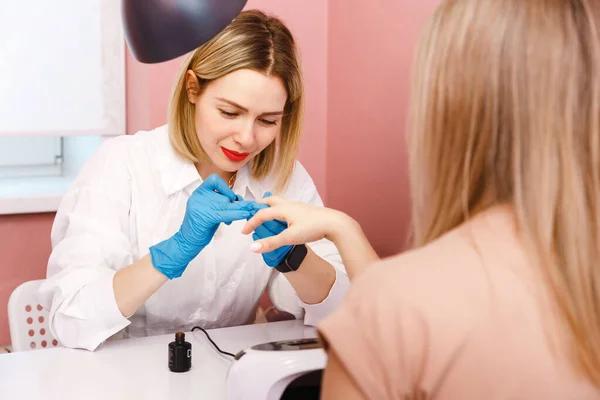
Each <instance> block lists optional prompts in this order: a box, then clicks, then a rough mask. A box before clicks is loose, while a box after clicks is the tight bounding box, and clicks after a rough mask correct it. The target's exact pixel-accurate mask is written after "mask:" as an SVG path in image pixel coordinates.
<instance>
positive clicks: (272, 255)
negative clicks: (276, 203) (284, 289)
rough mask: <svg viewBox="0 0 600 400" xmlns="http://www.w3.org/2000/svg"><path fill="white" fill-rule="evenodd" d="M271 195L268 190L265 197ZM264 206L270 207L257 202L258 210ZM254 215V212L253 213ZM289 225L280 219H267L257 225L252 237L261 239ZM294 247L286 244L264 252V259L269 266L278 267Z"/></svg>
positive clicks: (277, 232)
mask: <svg viewBox="0 0 600 400" xmlns="http://www.w3.org/2000/svg"><path fill="white" fill-rule="evenodd" d="M270 196H271V193H270V192H267V193H265V195H264V196H263V198H267V197H270ZM263 208H269V206H268V205H266V204H260V203H256V211H258V210H261V209H263ZM252 216H254V213H252ZM287 227H288V224H286V223H285V222H282V221H279V220H272V221H265V222H263V223H262V224H260V225H259V226H258V227H256V229H255V230H254V233H253V234H252V238H253V239H254V240H260V239H264V238H267V237H271V236H275V235H279V234H280V233H281V232H283V231H284V230H286V229H287ZM292 247H293V246H289V245H286V246H281V247H279V248H277V249H275V250H273V251H270V252H268V253H262V257H263V260H265V263H266V264H267V265H268V266H269V267H276V266H278V265H279V263H280V262H281V260H283V258H284V257H285V256H286V255H287V253H289V252H290V251H291V250H292Z"/></svg>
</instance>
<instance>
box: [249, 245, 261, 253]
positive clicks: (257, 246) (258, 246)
mask: <svg viewBox="0 0 600 400" xmlns="http://www.w3.org/2000/svg"><path fill="white" fill-rule="evenodd" d="M260 249H262V244H260V243H258V242H254V243H252V244H251V245H250V251H253V252H255V253H257V252H259V251H260Z"/></svg>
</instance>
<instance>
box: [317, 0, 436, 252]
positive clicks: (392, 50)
mask: <svg viewBox="0 0 600 400" xmlns="http://www.w3.org/2000/svg"><path fill="white" fill-rule="evenodd" d="M437 3H438V1H437V0H419V1H396V0H377V1H363V0H345V1H330V2H329V15H330V16H331V18H329V32H328V34H329V37H328V40H329V42H328V46H329V52H328V60H329V66H328V75H327V82H328V86H327V91H328V94H329V96H328V99H327V100H328V101H327V110H328V120H327V162H326V165H327V168H326V171H327V179H326V186H327V204H328V206H330V207H333V208H337V209H340V210H342V211H345V212H347V213H349V214H350V215H352V216H353V217H355V218H356V219H357V220H358V221H359V222H360V223H361V225H362V227H363V228H364V230H365V232H366V234H367V236H368V237H369V239H370V240H371V242H372V243H373V245H374V247H375V250H376V251H377V252H378V253H379V255H380V256H387V255H391V254H395V253H398V252H399V251H400V250H401V249H403V248H404V246H405V244H406V237H407V233H408V225H409V221H410V215H409V213H410V199H409V194H408V175H407V162H406V157H407V155H406V147H405V140H404V137H405V125H406V124H405V117H406V106H407V100H408V94H409V82H410V67H411V62H412V53H413V48H414V44H415V42H416V38H417V35H418V32H419V30H420V29H421V27H422V25H423V23H424V21H425V18H426V17H427V15H428V14H429V13H430V12H431V11H432V9H433V7H434V5H435V4H437ZM334 16H335V17H334Z"/></svg>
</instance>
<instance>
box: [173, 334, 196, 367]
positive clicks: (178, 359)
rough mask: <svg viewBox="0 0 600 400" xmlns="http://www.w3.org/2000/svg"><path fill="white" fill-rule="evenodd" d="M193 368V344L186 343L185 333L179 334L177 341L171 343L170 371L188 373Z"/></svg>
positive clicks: (176, 335) (176, 337) (176, 336)
mask: <svg viewBox="0 0 600 400" xmlns="http://www.w3.org/2000/svg"><path fill="white" fill-rule="evenodd" d="M191 367H192V344H191V343H190V342H186V341H185V333H183V332H177V333H176V334H175V341H174V342H171V343H169V369H170V370H171V371H173V372H186V371H189V370H190V368H191Z"/></svg>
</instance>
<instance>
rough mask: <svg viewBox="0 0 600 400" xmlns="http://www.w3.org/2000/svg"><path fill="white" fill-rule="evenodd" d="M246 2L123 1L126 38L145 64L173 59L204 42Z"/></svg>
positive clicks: (238, 0)
mask: <svg viewBox="0 0 600 400" xmlns="http://www.w3.org/2000/svg"><path fill="white" fill-rule="evenodd" d="M246 1H247V0H122V8H123V24H124V31H125V39H126V40H127V44H128V46H129V48H130V49H131V53H132V54H133V57H134V58H135V59H136V60H138V61H140V62H142V63H146V64H150V63H159V62H163V61H168V60H172V59H174V58H177V57H179V56H181V55H184V54H186V53H188V52H190V51H192V50H194V49H195V48H197V47H198V46H200V45H202V44H203V43H206V42H207V41H208V40H210V39H211V38H213V37H214V36H215V35H217V34H218V33H219V32H221V31H222V30H223V29H224V28H225V27H226V26H227V25H229V23H231V21H232V20H233V19H234V18H235V17H236V16H237V15H238V14H239V13H240V12H241V11H242V9H243V8H244V6H245V5H246Z"/></svg>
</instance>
